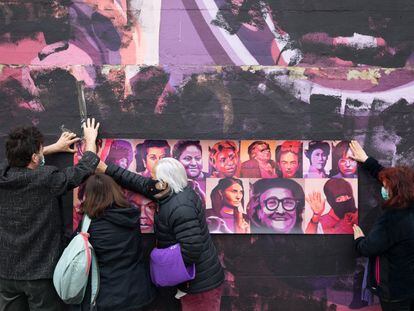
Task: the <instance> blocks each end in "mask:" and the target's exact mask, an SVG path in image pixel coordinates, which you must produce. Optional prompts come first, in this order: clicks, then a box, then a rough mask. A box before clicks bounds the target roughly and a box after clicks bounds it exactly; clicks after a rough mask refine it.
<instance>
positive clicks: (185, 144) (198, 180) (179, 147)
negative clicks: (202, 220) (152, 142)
mask: <svg viewBox="0 0 414 311" xmlns="http://www.w3.org/2000/svg"><path fill="white" fill-rule="evenodd" d="M202 152H203V149H202V147H201V144H200V141H199V140H179V141H177V143H176V144H175V145H174V147H173V151H172V156H173V158H175V159H177V160H178V161H180V162H181V164H182V165H183V166H184V168H185V172H186V174H187V178H188V183H189V185H190V186H191V187H192V188H193V190H194V191H195V192H196V193H197V194H198V195H199V196H200V198H201V201H203V203H204V204H205V202H206V181H205V177H206V175H207V174H206V173H205V172H203V153H202Z"/></svg>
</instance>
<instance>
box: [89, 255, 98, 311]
mask: <svg viewBox="0 0 414 311" xmlns="http://www.w3.org/2000/svg"><path fill="white" fill-rule="evenodd" d="M91 251H92V277H91V286H92V289H91V305H90V310H95V306H96V298H97V297H98V293H99V283H100V278H99V271H98V262H97V260H96V256H95V251H94V250H93V249H92V250H91Z"/></svg>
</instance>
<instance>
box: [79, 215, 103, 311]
mask: <svg viewBox="0 0 414 311" xmlns="http://www.w3.org/2000/svg"><path fill="white" fill-rule="evenodd" d="M90 224H91V219H90V218H89V216H88V215H86V214H84V215H83V220H82V227H81V232H85V233H87V232H88V230H89V226H90ZM88 236H89V235H88ZM90 252H91V257H92V262H91V270H92V272H91V287H92V289H91V304H90V310H94V309H95V306H96V298H97V297H98V293H99V283H100V279H99V270H98V262H97V259H96V255H95V250H94V249H93V247H91V248H90Z"/></svg>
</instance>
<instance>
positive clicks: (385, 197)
mask: <svg viewBox="0 0 414 311" xmlns="http://www.w3.org/2000/svg"><path fill="white" fill-rule="evenodd" d="M381 196H382V198H383V199H384V200H389V198H390V196H389V194H388V190H387V189H385V188H384V187H381Z"/></svg>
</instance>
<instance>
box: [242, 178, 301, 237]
mask: <svg viewBox="0 0 414 311" xmlns="http://www.w3.org/2000/svg"><path fill="white" fill-rule="evenodd" d="M252 187H253V191H252V197H251V198H250V202H249V205H248V215H249V219H250V226H251V231H252V233H303V230H302V213H303V208H304V206H305V194H304V192H303V189H302V187H301V186H300V185H299V184H298V183H297V182H296V181H294V180H292V179H276V178H273V179H260V180H258V181H256V182H255V183H254V184H253V186H252Z"/></svg>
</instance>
